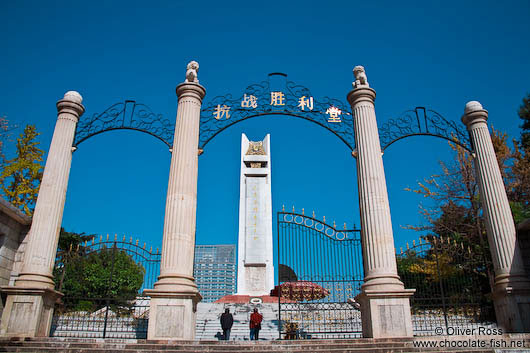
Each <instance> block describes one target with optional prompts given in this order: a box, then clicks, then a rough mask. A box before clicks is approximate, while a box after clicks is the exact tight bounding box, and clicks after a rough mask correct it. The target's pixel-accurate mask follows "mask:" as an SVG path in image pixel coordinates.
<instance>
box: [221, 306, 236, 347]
mask: <svg viewBox="0 0 530 353" xmlns="http://www.w3.org/2000/svg"><path fill="white" fill-rule="evenodd" d="M233 324H234V317H233V316H232V314H230V309H228V308H226V309H225V312H224V313H223V314H222V315H221V328H222V329H223V337H224V339H225V341H228V340H229V339H230V330H231V329H232V325H233Z"/></svg>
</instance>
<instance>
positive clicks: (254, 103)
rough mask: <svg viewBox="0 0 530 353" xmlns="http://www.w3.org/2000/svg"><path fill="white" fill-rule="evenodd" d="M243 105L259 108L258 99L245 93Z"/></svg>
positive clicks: (244, 106)
mask: <svg viewBox="0 0 530 353" xmlns="http://www.w3.org/2000/svg"><path fill="white" fill-rule="evenodd" d="M241 107H243V108H257V107H258V99H257V98H256V97H255V96H253V95H249V96H247V94H246V93H245V95H244V96H243V100H242V101H241Z"/></svg>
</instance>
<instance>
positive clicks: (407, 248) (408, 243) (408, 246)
mask: <svg viewBox="0 0 530 353" xmlns="http://www.w3.org/2000/svg"><path fill="white" fill-rule="evenodd" d="M409 249H410V248H409V242H407V250H409Z"/></svg>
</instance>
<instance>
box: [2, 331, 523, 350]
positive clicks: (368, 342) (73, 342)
mask: <svg viewBox="0 0 530 353" xmlns="http://www.w3.org/2000/svg"><path fill="white" fill-rule="evenodd" d="M473 338H475V339H476V338H477V337H472V336H453V337H441V336H440V337H430V338H429V339H430V340H431V341H432V340H438V341H441V340H445V339H449V340H453V341H456V340H468V339H473ZM491 338H495V339H497V340H501V339H505V340H510V339H512V340H513V339H518V340H524V341H525V346H526V347H530V334H525V335H518V337H514V335H510V336H508V335H503V336H482V337H480V340H484V341H489V339H491ZM419 340H422V339H420V338H385V339H370V338H360V339H354V340H346V339H343V340H296V341H281V340H276V341H257V342H255V341H252V342H251V341H247V342H244V341H229V342H224V341H147V340H137V341H136V342H130V340H116V339H105V340H103V339H72V338H57V337H53V338H39V339H26V340H7V339H0V352H12V353H14V352H21V353H29V352H34V353H41V352H46V353H52V352H62V353H118V352H119V353H162V352H166V353H198V352H209V353H227V352H252V353H265V352H267V353H271V352H282V353H324V352H326V353H346V352H348V353H360V352H364V353H390V352H396V353H405V352H408V353H412V352H433V353H435V352H436V353H442V352H474V353H501V352H502V353H518V352H529V350H525V349H514V350H510V349H491V348H482V349H469V348H455V349H440V348H426V347H422V348H419V347H415V342H416V343H417V342H418V341H419Z"/></svg>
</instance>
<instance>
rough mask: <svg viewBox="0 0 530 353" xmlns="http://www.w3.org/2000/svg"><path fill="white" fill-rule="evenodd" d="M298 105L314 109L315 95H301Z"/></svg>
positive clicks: (301, 107) (302, 107)
mask: <svg viewBox="0 0 530 353" xmlns="http://www.w3.org/2000/svg"><path fill="white" fill-rule="evenodd" d="M298 107H299V108H300V109H302V110H305V108H307V109H309V110H313V97H306V96H302V97H300V99H298Z"/></svg>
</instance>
